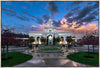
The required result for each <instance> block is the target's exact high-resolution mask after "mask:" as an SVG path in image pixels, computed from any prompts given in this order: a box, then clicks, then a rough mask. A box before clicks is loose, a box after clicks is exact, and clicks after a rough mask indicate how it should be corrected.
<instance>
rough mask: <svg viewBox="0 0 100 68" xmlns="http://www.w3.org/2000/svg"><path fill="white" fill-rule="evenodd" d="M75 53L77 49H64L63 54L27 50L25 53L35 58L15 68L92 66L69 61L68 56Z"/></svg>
mask: <svg viewBox="0 0 100 68" xmlns="http://www.w3.org/2000/svg"><path fill="white" fill-rule="evenodd" d="M74 52H78V51H77V50H75V49H74V50H72V49H70V50H68V51H66V49H65V48H63V52H61V53H38V52H37V50H35V52H32V51H29V50H27V51H25V52H23V53H25V54H30V55H32V56H33V58H32V59H31V60H29V61H26V62H24V63H22V64H19V65H15V66H14V67H90V65H85V64H81V63H77V62H74V61H72V60H69V59H67V57H66V56H67V55H68V54H71V53H74Z"/></svg>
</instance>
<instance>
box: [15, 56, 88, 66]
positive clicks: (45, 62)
mask: <svg viewBox="0 0 100 68" xmlns="http://www.w3.org/2000/svg"><path fill="white" fill-rule="evenodd" d="M14 67H89V65H84V64H80V63H77V62H74V61H71V60H69V59H56V58H55V59H53V58H51V59H50V58H49V59H47V58H46V59H39V58H37V59H36V58H35V59H34V58H33V59H31V60H29V61H27V62H25V63H22V64H19V65H16V66H14Z"/></svg>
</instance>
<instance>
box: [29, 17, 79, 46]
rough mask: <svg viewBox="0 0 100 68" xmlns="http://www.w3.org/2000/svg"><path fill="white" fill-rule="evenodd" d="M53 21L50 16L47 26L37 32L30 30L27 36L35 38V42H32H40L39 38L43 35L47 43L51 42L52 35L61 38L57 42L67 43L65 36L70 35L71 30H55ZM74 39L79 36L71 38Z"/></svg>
mask: <svg viewBox="0 0 100 68" xmlns="http://www.w3.org/2000/svg"><path fill="white" fill-rule="evenodd" d="M52 24H53V22H52V20H51V18H50V19H49V26H46V27H45V28H44V31H41V32H38V31H34V32H30V33H29V37H31V36H32V37H34V38H35V42H33V44H41V41H40V38H41V37H44V38H46V40H48V41H47V42H48V44H53V37H55V38H56V37H59V38H61V41H60V42H59V44H67V41H66V37H67V36H71V32H57V31H56V27H54V26H53V25H52ZM72 39H73V40H74V41H77V40H78V39H80V38H72Z"/></svg>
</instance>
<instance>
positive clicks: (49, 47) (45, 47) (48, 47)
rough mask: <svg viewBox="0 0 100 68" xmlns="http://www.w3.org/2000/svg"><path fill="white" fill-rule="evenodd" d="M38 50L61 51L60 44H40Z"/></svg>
mask: <svg viewBox="0 0 100 68" xmlns="http://www.w3.org/2000/svg"><path fill="white" fill-rule="evenodd" d="M39 51H40V52H59V51H61V45H40V46H39Z"/></svg>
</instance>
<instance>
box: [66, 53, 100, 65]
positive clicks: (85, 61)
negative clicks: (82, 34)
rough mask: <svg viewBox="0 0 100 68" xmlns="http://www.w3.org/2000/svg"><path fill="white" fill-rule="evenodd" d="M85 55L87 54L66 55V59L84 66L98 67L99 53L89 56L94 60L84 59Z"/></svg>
mask: <svg viewBox="0 0 100 68" xmlns="http://www.w3.org/2000/svg"><path fill="white" fill-rule="evenodd" d="M87 55H88V52H78V53H74V54H70V55H68V56H67V58H69V59H70V60H73V61H76V62H79V63H83V64H86V65H92V66H99V53H94V54H92V53H91V54H90V56H93V57H94V58H86V57H84V56H87Z"/></svg>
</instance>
